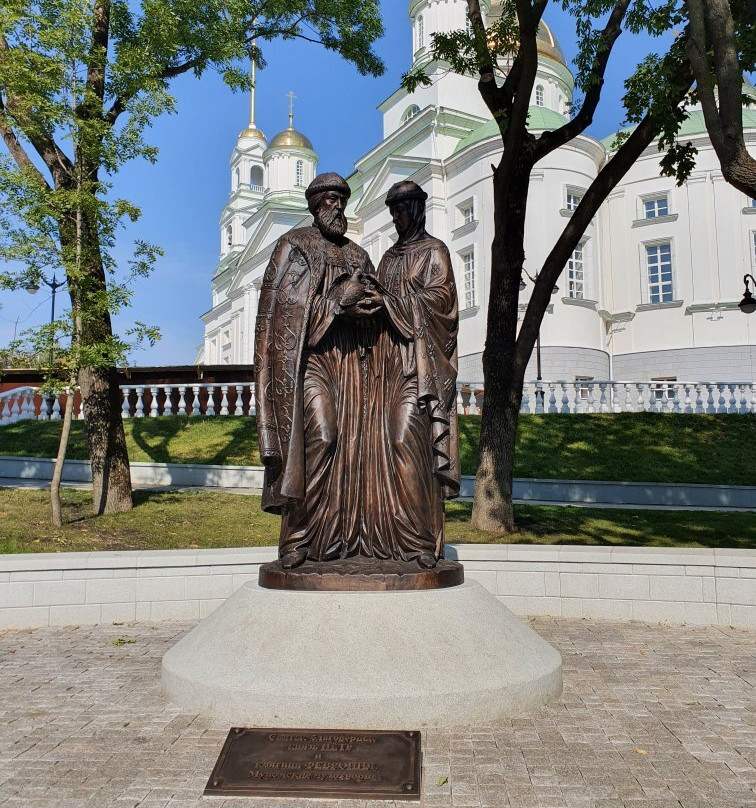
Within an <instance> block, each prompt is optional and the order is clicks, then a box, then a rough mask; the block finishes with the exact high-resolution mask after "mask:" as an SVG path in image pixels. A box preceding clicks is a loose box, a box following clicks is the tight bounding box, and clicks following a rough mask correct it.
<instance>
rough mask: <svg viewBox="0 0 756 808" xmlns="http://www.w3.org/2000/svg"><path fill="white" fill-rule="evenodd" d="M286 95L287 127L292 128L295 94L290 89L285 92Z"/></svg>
mask: <svg viewBox="0 0 756 808" xmlns="http://www.w3.org/2000/svg"><path fill="white" fill-rule="evenodd" d="M286 95H287V96H288V98H289V129H293V128H294V99H295V98H296V95H294V93H293V92H292V91H291V90H289V92H288V93H286Z"/></svg>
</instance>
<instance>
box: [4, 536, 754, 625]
mask: <svg viewBox="0 0 756 808" xmlns="http://www.w3.org/2000/svg"><path fill="white" fill-rule="evenodd" d="M276 555H277V548H275V547H246V548H244V547H239V548H229V549H214V550H200V549H196V550H194V549H191V550H141V551H136V550H134V551H130V550H122V551H105V552H83V553H25V554H8V555H0V630H3V629H7V628H14V629H20V628H36V627H39V626H53V625H91V624H96V623H111V622H129V621H134V620H136V621H162V620H199V619H200V618H203V617H205V616H207V615H208V614H210V613H211V612H212V611H214V610H215V609H216V608H217V607H218V606H220V605H221V604H222V603H223V602H224V601H225V600H226V599H227V598H228V597H229V596H230V595H232V594H233V593H234V592H235V591H236V590H237V589H238V588H239V587H240V586H242V584H244V583H246V582H247V581H256V580H257V574H258V570H259V566H260V564H263V563H265V562H266V561H272V560H273V559H274V558H275V557H276ZM446 555H447V558H454V559H457V560H459V561H461V562H462V563H463V564H464V567H465V578H466V579H469V580H475V581H477V582H478V583H480V584H481V585H482V586H483V587H485V588H486V589H488V591H489V592H491V594H492V595H494V596H495V597H496V598H498V600H500V601H501V602H502V603H504V604H505V605H506V606H507V607H508V608H510V609H511V610H512V611H514V612H515V613H516V614H519V615H528V616H533V615H552V616H562V617H588V618H595V619H603V620H620V621H625V620H643V621H646V622H651V623H656V622H669V623H689V624H693V625H707V626H715V625H721V626H738V627H741V628H751V629H756V550H738V549H718V548H717V549H714V548H703V547H691V548H668V547H610V546H578V545H523V544H521V545H517V544H509V545H494V544H456V545H454V544H452V545H447V554H446Z"/></svg>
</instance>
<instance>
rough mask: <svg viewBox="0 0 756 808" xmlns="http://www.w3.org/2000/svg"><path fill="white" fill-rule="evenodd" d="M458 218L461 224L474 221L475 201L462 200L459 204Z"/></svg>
mask: <svg viewBox="0 0 756 808" xmlns="http://www.w3.org/2000/svg"><path fill="white" fill-rule="evenodd" d="M459 218H460V220H461V223H462V224H463V225H465V224H471V223H472V222H474V221H475V203H474V202H473V200H472V199H470V200H468V201H467V202H463V203H462V204H461V205H460V206H459Z"/></svg>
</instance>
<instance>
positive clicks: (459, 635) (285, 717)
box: [162, 581, 562, 730]
mask: <svg viewBox="0 0 756 808" xmlns="http://www.w3.org/2000/svg"><path fill="white" fill-rule="evenodd" d="M162 676H163V689H164V692H165V694H166V696H167V697H168V699H169V700H170V701H172V702H174V703H175V704H178V705H180V706H182V707H184V708H185V709H188V710H190V711H191V712H196V713H200V714H201V715H209V716H212V717H214V718H219V719H221V720H225V721H229V722H231V723H233V724H235V725H237V726H257V727H291V728H296V727H320V728H321V729H364V728H366V727H370V728H372V729H406V730H413V729H425V728H426V727H455V726H459V725H461V724H474V723H475V724H477V723H482V722H488V721H497V720H499V719H501V718H504V717H509V716H513V715H524V714H526V713H529V712H530V711H532V710H533V709H534V708H538V707H540V706H541V705H542V704H545V703H546V702H547V701H549V700H551V699H553V698H555V697H557V696H559V695H560V693H561V692H562V660H561V658H560V657H559V654H558V653H557V651H555V650H554V648H552V647H551V646H550V645H549V644H548V643H547V642H545V641H544V640H543V639H542V638H541V637H540V636H539V635H538V634H537V633H536V632H535V631H533V629H532V628H530V626H529V625H528V624H527V623H526V622H525V621H523V620H522V619H521V618H519V617H516V616H515V615H514V614H512V612H511V611H510V610H509V609H508V608H507V607H506V606H504V604H503V603H500V602H499V601H498V600H497V599H496V598H495V597H494V596H493V595H492V594H491V593H490V592H489V591H488V590H487V589H484V588H483V587H482V586H481V585H480V584H479V583H478V582H477V581H469V582H467V583H464V584H461V585H460V586H452V587H448V588H441V589H423V590H407V591H387V592H375V591H367V592H343V591H342V592H328V591H325V592H307V591H291V590H280V589H264V588H262V587H261V586H259V585H258V584H256V583H255V582H253V581H249V582H247V583H245V584H243V585H242V586H241V587H240V588H239V589H237V590H236V592H234V594H233V595H232V596H231V597H230V598H229V599H228V600H227V601H226V602H225V603H223V604H221V605H220V606H219V607H218V608H217V609H216V610H215V611H214V612H213V613H212V614H210V615H209V616H208V617H206V618H205V619H204V620H203V621H202V622H201V623H200V624H199V625H198V626H197V628H196V629H194V630H193V631H191V632H190V633H189V634H188V635H187V636H186V637H184V638H183V639H182V640H181V641H180V642H179V643H177V644H176V645H175V646H174V647H173V648H171V650H170V651H168V653H166V655H165V656H164V657H163V673H162Z"/></svg>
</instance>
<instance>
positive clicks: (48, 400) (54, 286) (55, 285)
mask: <svg viewBox="0 0 756 808" xmlns="http://www.w3.org/2000/svg"><path fill="white" fill-rule="evenodd" d="M39 280H40V281H42V283H44V284H45V286H47V287H48V288H49V289H50V290H51V291H52V303H51V306H50V353H49V355H48V364H49V366H50V369H51V370H52V366H53V361H54V360H55V295H56V294H57V292H58V289H61V288H63V287H64V286H65V285H66V282H65V281H58V279H57V278H56V276H55V273H53V277H52V280H51V281H48V280H47V278H46V277H45V276H44V275H40V278H39ZM26 291H27V292H29V294H32V295H36V294H37V292H38V291H39V286H37V285H36V284H30V285H29V286H27V287H26ZM53 404H54V399H53V396H51V395H48V396H45V407H46V409H47V416H48V418H49V417H50V416H51V415H52V408H53Z"/></svg>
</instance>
